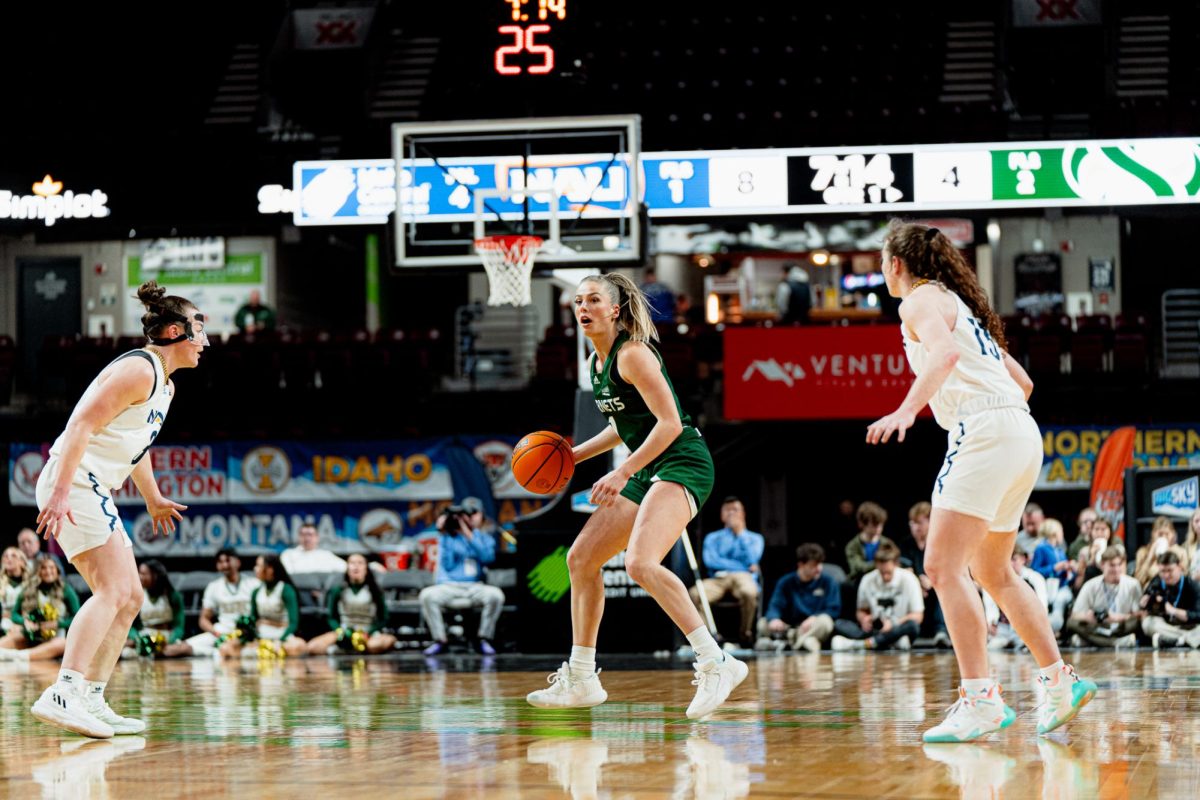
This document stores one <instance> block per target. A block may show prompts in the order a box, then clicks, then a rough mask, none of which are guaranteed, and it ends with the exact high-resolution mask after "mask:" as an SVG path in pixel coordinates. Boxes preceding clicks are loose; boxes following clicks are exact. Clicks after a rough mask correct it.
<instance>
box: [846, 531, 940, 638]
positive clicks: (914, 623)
mask: <svg viewBox="0 0 1200 800" xmlns="http://www.w3.org/2000/svg"><path fill="white" fill-rule="evenodd" d="M922 594H923V593H922V592H921V582H920V581H919V580H917V576H916V575H914V574H913V573H912V572H911V571H909V570H907V569H902V568H901V567H900V548H898V547H896V545H894V544H892V543H891V542H884V543H883V544H881V545H879V549H878V550H876V551H875V569H873V570H871V571H870V572H868V573H867V574H866V575H864V576H863V579H862V582H861V583H859V584H858V624H857V625H855V624H854V623H853V622H850V621H849V620H844V619H839V620H838V621H837V622H836V623H835V630H837V633H838V635H837V636H834V637H833V640H832V641H831V642H830V646H831V647H832V648H833V649H834V650H864V649H865V650H886V649H888V648H890V647H893V646H895V647H896V648H898V649H900V650H907V649H909V648H910V647H912V640H913V639H915V638H917V636H918V635H920V633H921V621H922V620H923V619H924V618H925V600H924V599H923V597H922Z"/></svg>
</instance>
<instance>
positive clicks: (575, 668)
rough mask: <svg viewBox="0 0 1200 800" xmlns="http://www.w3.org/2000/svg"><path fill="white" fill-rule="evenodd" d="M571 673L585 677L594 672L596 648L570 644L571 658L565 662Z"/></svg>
mask: <svg viewBox="0 0 1200 800" xmlns="http://www.w3.org/2000/svg"><path fill="white" fill-rule="evenodd" d="M567 663H568V664H569V665H570V667H571V674H572V675H575V676H576V677H578V678H587V677H589V676H591V675H595V674H596V648H594V647H584V646H582V645H578V644H576V645H572V646H571V660H570V661H568V662H567Z"/></svg>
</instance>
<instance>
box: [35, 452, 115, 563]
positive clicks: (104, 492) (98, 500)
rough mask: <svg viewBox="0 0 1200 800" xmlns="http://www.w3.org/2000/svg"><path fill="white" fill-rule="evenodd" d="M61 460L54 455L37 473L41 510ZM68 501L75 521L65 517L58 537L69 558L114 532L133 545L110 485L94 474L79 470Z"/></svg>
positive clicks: (51, 487)
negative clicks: (110, 490) (100, 481)
mask: <svg viewBox="0 0 1200 800" xmlns="http://www.w3.org/2000/svg"><path fill="white" fill-rule="evenodd" d="M59 464H60V462H59V460H58V459H57V458H54V457H51V458H50V460H49V461H47V462H46V466H44V467H43V468H42V474H41V475H39V476H38V482H37V492H36V497H37V504H38V509H39V510H41V509H43V508H45V507H46V503H47V502H49V500H50V492H51V491H52V490H53V488H54V482H55V481H56V480H57V475H58V468H59ZM67 502H68V503H69V504H70V509H71V515H72V516H73V517H75V524H71V520H69V519H65V518H64V519H63V521H62V528H61V529H60V530H59V532H58V536H57V537H56V538H57V539H58V544H59V545H60V546H61V547H62V549H63V552H64V553H66V554H67V560H68V561H71V562H74V561H75V556H77V555H79V554H80V553H82V552H84V551H87V550H92V549H94V548H97V547H100V546H101V545H103V544H104V543H105V542H107V541H108V539H109V537H110V536H112V535H113V534H117V535H119V536H122V537H123V538H124V539H125V546H126V547H133V542H132V541H131V540H130V539H129V534H128V533H126V532H125V526H124V525H123V524H122V523H121V515H120V514H118V513H117V504H116V502H114V501H113V499H112V495H111V494H110V493H109V490H108V487H107V486H101V485H100V484H99V483H97V482H96V478H95V476H94V475H92V474H90V473H87V472H84V471H83V470H76V471H75V478H74V480H72V481H71V491H70V494H68V495H67Z"/></svg>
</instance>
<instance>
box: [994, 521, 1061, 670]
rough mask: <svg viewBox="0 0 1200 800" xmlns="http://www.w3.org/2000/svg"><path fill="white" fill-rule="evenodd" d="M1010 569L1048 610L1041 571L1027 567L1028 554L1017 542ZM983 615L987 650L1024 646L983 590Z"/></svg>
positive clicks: (998, 608)
mask: <svg viewBox="0 0 1200 800" xmlns="http://www.w3.org/2000/svg"><path fill="white" fill-rule="evenodd" d="M1010 563H1012V569H1013V572H1015V573H1016V574H1017V577H1018V578H1020V579H1021V580H1022V581H1024V582H1025V583H1027V584H1029V586H1030V587H1031V588H1032V589H1033V593H1034V595H1035V596H1036V597H1037V600H1038V602H1039V603H1041V607H1042V609H1043V610H1048V609H1049V607H1050V595H1049V593H1048V592H1047V591H1046V579H1045V578H1044V577H1042V575H1041V573H1039V572H1037V571H1035V570H1032V569H1030V568H1029V555H1028V554H1027V553H1026V552H1025V550H1024V548H1022V547H1021V546H1020V545H1019V544H1018V545H1015V546H1014V547H1013V553H1012V559H1011V562H1010ZM983 616H984V618H985V619H986V620H987V626H988V645H987V646H988V649H989V650H1007V649H1008V648H1009V647H1017V648H1021V647H1025V642H1023V641H1021V637H1020V636H1018V635H1017V630H1016V628H1014V627H1013V625H1012V622H1011V621H1010V620H1009V619H1008V616H1007V615H1005V614H1004V613H1003V612H1002V611H1001V609H1000V607H999V606H998V605H996V601H995V600H993V599H992V596H991V595H990V594H988V593H987V591H986V590H985V591H984V592H983Z"/></svg>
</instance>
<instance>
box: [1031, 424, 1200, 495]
mask: <svg viewBox="0 0 1200 800" xmlns="http://www.w3.org/2000/svg"><path fill="white" fill-rule="evenodd" d="M1116 429H1117V426H1069V427H1053V426H1045V427H1043V428H1042V445H1043V450H1044V453H1045V460H1044V461H1043V462H1042V471H1041V474H1040V475H1039V476H1038V482H1037V486H1036V489H1038V490H1041V491H1044V490H1047V489H1088V488H1090V487H1091V485H1092V475H1093V473H1094V471H1095V467H1096V458H1097V456H1098V455H1099V454H1100V448H1101V447H1102V446H1103V444H1104V442H1105V440H1106V439H1107V438H1108V437H1109V435H1110V434H1111V433H1112V432H1113V431H1114V430H1116ZM1189 465H1190V466H1200V423H1184V424H1180V425H1147V426H1139V427H1138V429H1137V432H1136V433H1135V434H1134V440H1133V466H1135V467H1181V466H1189Z"/></svg>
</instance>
